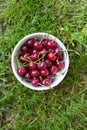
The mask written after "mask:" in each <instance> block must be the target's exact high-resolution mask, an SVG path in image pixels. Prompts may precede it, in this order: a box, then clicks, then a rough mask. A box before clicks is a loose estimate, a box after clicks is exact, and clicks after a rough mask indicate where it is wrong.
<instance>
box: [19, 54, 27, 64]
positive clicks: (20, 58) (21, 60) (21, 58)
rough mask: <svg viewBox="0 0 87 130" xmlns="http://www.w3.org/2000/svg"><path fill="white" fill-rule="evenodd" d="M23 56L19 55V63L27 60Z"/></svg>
mask: <svg viewBox="0 0 87 130" xmlns="http://www.w3.org/2000/svg"><path fill="white" fill-rule="evenodd" d="M23 58H24V56H23V55H19V61H20V62H21V63H25V62H27V61H26V60H24V59H23Z"/></svg>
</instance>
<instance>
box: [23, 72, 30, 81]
mask: <svg viewBox="0 0 87 130" xmlns="http://www.w3.org/2000/svg"><path fill="white" fill-rule="evenodd" d="M24 79H26V80H30V79H31V75H30V73H29V72H27V73H26V75H25V76H24Z"/></svg>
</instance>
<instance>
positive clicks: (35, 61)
mask: <svg viewBox="0 0 87 130" xmlns="http://www.w3.org/2000/svg"><path fill="white" fill-rule="evenodd" d="M44 56H45V55H43V56H42V57H41V58H39V59H38V60H37V61H35V63H37V62H38V61H40V60H42V59H44Z"/></svg>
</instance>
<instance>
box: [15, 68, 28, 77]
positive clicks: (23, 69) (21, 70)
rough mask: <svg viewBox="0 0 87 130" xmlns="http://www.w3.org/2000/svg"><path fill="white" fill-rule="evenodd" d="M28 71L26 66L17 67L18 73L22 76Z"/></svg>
mask: <svg viewBox="0 0 87 130" xmlns="http://www.w3.org/2000/svg"><path fill="white" fill-rule="evenodd" d="M26 72H27V69H26V67H20V68H18V69H17V73H18V75H20V76H24V75H25V74H26Z"/></svg>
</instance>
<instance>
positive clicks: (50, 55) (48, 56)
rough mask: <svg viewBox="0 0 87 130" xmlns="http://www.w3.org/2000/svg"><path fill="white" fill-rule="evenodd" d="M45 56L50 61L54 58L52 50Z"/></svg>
mask: <svg viewBox="0 0 87 130" xmlns="http://www.w3.org/2000/svg"><path fill="white" fill-rule="evenodd" d="M47 58H48V59H49V60H50V61H55V60H56V56H55V54H54V53H53V52H49V53H48V55H47Z"/></svg>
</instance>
